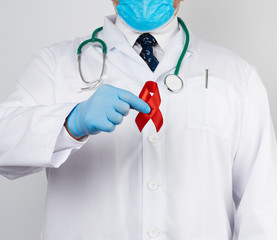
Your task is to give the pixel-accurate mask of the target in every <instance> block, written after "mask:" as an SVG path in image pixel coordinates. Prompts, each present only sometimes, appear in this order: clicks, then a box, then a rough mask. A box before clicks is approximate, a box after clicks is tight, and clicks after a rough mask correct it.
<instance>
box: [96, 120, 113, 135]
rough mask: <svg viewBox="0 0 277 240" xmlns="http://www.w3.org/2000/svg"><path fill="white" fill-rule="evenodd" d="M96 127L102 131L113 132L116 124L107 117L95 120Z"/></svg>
mask: <svg viewBox="0 0 277 240" xmlns="http://www.w3.org/2000/svg"><path fill="white" fill-rule="evenodd" d="M94 128H96V129H97V130H100V131H102V132H112V131H114V129H115V125H114V124H113V123H112V122H110V121H109V120H108V119H107V118H106V119H101V121H97V122H95V123H94Z"/></svg>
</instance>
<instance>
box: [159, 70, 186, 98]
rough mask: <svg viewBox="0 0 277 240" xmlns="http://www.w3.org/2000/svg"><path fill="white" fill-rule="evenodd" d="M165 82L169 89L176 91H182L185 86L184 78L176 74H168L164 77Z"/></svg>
mask: <svg viewBox="0 0 277 240" xmlns="http://www.w3.org/2000/svg"><path fill="white" fill-rule="evenodd" d="M164 84H165V85H166V87H167V89H168V90H169V91H171V92H174V93H179V92H181V91H182V89H183V87H184V84H183V80H182V79H181V78H180V77H179V76H177V75H175V74H170V75H167V76H166V78H165V79H164Z"/></svg>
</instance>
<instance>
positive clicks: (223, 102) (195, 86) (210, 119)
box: [186, 76, 237, 139]
mask: <svg viewBox="0 0 277 240" xmlns="http://www.w3.org/2000/svg"><path fill="white" fill-rule="evenodd" d="M186 90H187V93H186V96H187V101H186V102H187V110H188V111H187V127H188V128H189V129H198V130H203V131H209V132H210V133H211V134H214V135H216V136H219V137H222V138H226V139H228V138H230V135H231V133H232V128H233V126H234V119H235V113H236V102H237V101H236V94H235V91H234V87H233V84H232V83H231V82H230V81H226V80H223V79H219V78H215V77H209V80H208V85H207V88H206V77H205V76H200V77H195V78H190V79H188V80H187V88H186Z"/></svg>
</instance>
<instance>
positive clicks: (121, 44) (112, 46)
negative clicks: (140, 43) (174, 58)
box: [102, 15, 146, 70]
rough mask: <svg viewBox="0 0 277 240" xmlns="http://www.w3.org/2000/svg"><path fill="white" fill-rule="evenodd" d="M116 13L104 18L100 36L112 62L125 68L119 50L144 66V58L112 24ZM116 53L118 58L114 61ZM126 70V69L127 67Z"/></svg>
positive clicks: (124, 62)
mask: <svg viewBox="0 0 277 240" xmlns="http://www.w3.org/2000/svg"><path fill="white" fill-rule="evenodd" d="M115 17H116V15H112V16H109V17H106V18H105V23H104V28H103V33H102V37H103V39H104V41H105V43H106V44H107V48H108V54H110V56H111V58H113V64H114V65H117V66H119V67H120V68H122V69H126V61H128V60H126V61H122V58H121V57H120V56H121V55H120V54H118V53H117V51H118V50H119V51H120V52H121V53H123V54H124V55H125V57H126V58H131V59H132V60H133V63H135V64H138V65H140V66H142V67H144V68H145V66H146V65H145V62H144V60H143V59H142V58H141V57H140V56H139V54H138V53H137V52H136V51H135V50H134V49H133V47H132V46H131V45H130V44H129V42H128V40H127V39H126V38H125V36H124V34H123V33H122V32H121V31H120V30H119V29H118V28H117V27H116V26H115V25H114V22H115ZM117 54H118V60H117V61H115V58H116V55H117ZM127 70H128V69H127Z"/></svg>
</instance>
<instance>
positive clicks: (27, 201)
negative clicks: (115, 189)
mask: <svg viewBox="0 0 277 240" xmlns="http://www.w3.org/2000/svg"><path fill="white" fill-rule="evenodd" d="M276 9H277V2H276V1H275V0H263V1H261V0H232V1H226V0H185V1H184V2H183V4H182V8H181V10H180V13H179V15H180V16H182V17H183V19H184V20H185V21H186V23H187V25H188V26H189V28H190V30H191V31H192V32H193V33H194V34H195V35H197V36H199V37H201V38H204V39H207V40H209V41H211V42H214V43H216V44H219V45H222V46H224V47H226V48H229V49H231V50H233V51H235V52H236V53H238V54H239V55H241V56H242V57H244V58H245V59H247V60H248V61H249V62H250V63H252V64H254V65H255V66H256V67H257V69H258V71H259V73H260V75H261V77H262V79H263V82H264V84H265V86H266V88H267V91H268V96H269V101H270V104H271V112H272V118H273V120H274V125H275V126H277V123H276V122H277V109H276V90H277V79H276V76H277V67H276V58H277V31H276V29H277V15H276V11H275V10H276ZM112 13H113V7H112V4H111V2H110V0H104V1H103V0H100V1H96V0H90V1H89V0H78V1H68V0H59V1H56V0H48V1H43V0H1V4H0V29H1V38H0V39H1V40H0V41H1V44H0V53H1V54H0V73H1V80H0V84H1V85H0V86H1V87H0V101H3V100H4V99H5V98H6V97H7V96H8V95H9V94H10V93H11V92H12V91H13V90H14V83H15V80H16V79H17V78H18V77H19V76H20V74H21V72H22V71H23V69H24V67H25V66H26V64H27V63H28V61H29V60H30V58H31V55H32V52H33V51H34V50H35V49H37V48H40V47H44V46H48V45H50V44H52V43H55V42H58V41H63V40H71V39H74V38H75V37H76V36H83V35H87V34H89V33H91V32H92V30H93V29H95V28H96V27H98V26H101V25H102V24H103V16H104V15H109V14H112ZM275 130H276V127H275ZM46 187H47V182H46V177H45V173H44V171H43V172H40V173H37V174H34V175H31V176H28V177H24V178H21V179H18V180H16V181H9V180H6V179H5V178H3V177H0V239H3V240H22V239H23V240H25V239H28V240H38V239H39V235H40V229H41V225H42V221H43V211H44V204H45V195H46ZM61 240H62V239H61Z"/></svg>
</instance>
